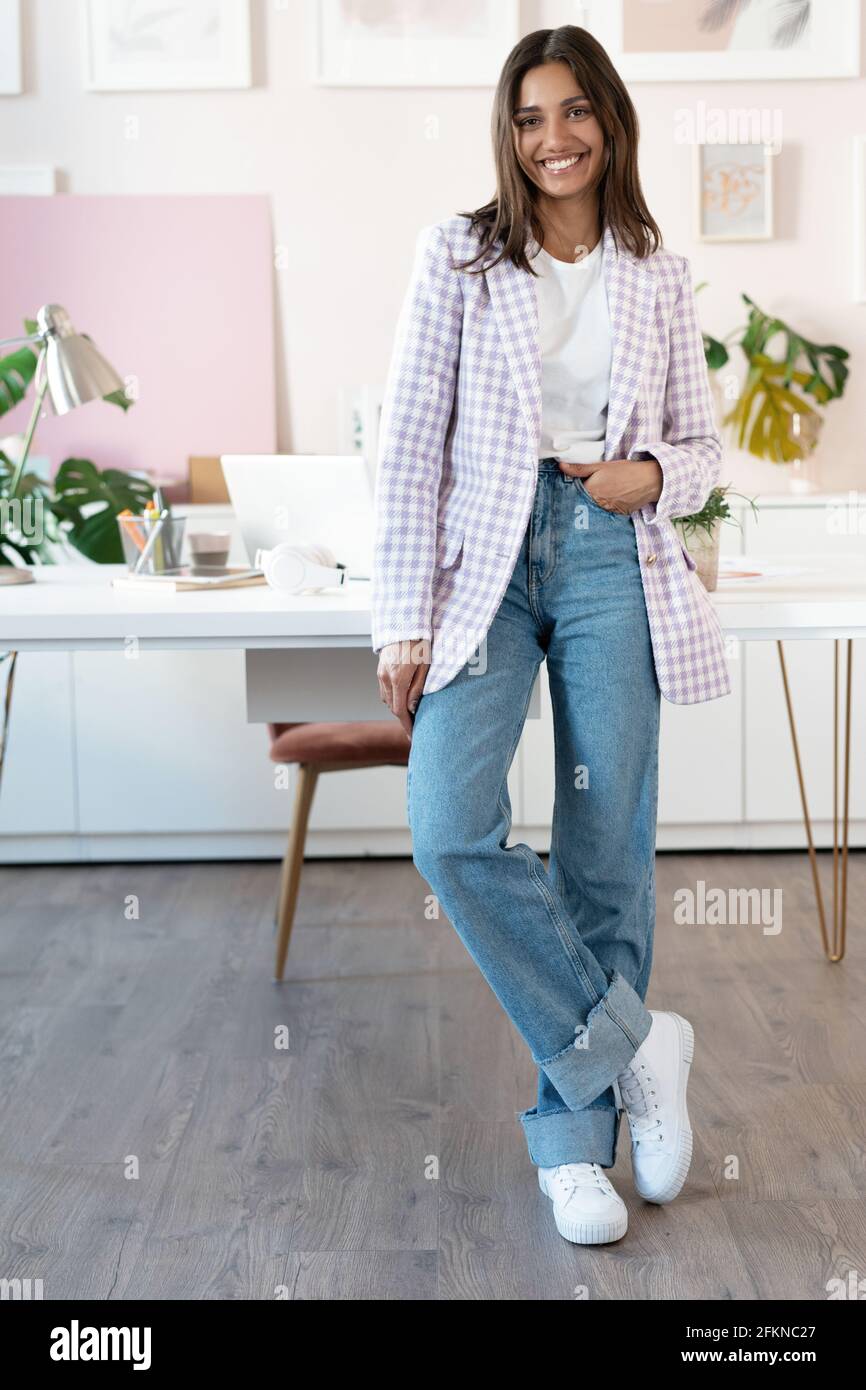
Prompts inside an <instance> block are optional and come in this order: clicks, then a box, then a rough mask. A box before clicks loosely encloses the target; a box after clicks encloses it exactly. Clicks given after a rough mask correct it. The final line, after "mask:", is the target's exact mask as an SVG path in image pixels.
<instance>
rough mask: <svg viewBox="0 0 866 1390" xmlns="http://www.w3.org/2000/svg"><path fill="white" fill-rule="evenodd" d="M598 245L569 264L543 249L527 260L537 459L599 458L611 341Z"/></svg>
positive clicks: (587, 460) (586, 460)
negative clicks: (533, 301)
mask: <svg viewBox="0 0 866 1390" xmlns="http://www.w3.org/2000/svg"><path fill="white" fill-rule="evenodd" d="M602 246H603V241H602V238H601V237H600V238H599V240H598V242H597V244H596V245H595V246H594V247H593V249H592V251H590V253H589V255H588V256H585V257H584V259H583V260H582V261H575V262H574V263H573V264H572V263H566V262H565V261H558V260H556V259H555V258H554V257H553V256H550V255H548V253H547V252H546V251H545V250H544V249H543V248H542V249H541V250H540V251H539V252H538V255H537V256H536V257H535V259H534V260H532V261H531V262H530V264H531V265H532V267H533V269H534V270H535V271H537V272H538V275H539V277H540V278H539V279H537V280H536V281H535V289H536V294H537V297H538V327H539V338H540V345H541V398H542V406H541V444H540V452H539V457H540V458H549V457H552V456H555V457H556V458H561V459H565V461H566V462H567V463H597V462H598V461H599V460H600V459H602V458H603V457H604V436H605V432H606V429H607V407H608V401H609V399H610V365H611V354H612V340H611V331H610V316H609V313H608V304H607V290H606V288H605V283H604V276H603V274H602Z"/></svg>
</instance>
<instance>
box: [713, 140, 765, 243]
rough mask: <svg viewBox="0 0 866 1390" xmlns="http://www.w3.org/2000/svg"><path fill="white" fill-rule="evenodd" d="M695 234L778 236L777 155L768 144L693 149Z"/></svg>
mask: <svg viewBox="0 0 866 1390" xmlns="http://www.w3.org/2000/svg"><path fill="white" fill-rule="evenodd" d="M694 183H695V228H694V230H695V236H696V237H697V238H698V240H700V241H767V240H769V239H770V238H771V237H772V236H773V153H772V150H771V148H770V147H769V146H768V145H745V144H744V145H715V144H699V145H695V147H694Z"/></svg>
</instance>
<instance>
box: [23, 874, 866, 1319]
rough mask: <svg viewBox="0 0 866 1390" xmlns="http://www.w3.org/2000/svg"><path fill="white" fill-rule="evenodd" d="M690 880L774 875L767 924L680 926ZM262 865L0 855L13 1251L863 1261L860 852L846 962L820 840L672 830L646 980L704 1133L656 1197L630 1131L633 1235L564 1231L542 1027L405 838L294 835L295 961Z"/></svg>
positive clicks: (321, 1268)
mask: <svg viewBox="0 0 866 1390" xmlns="http://www.w3.org/2000/svg"><path fill="white" fill-rule="evenodd" d="M822 860H823V861H824V867H825V869H826V867H827V865H826V860H827V856H822ZM698 879H703V880H705V882H706V883H707V884H708V885H711V886H713V887H722V888H729V887H730V888H733V887H741V886H747V887H759V888H774V887H782V886H784V899H783V911H784V916H783V930H782V932H781V934H780V935H778V936H768V935H764V934H762V932H761V929H760V927H759V926H756V925H740V926H734V927H726V928H725V927H710V926H696V927H682V926H675V925H674V924H673V893H674V892H675V891H676V889H678V888H680V887H683V886H688V885H692V886H693V885H694V884H695V881H696V880H698ZM276 886H277V866H276V865H274V864H226V865H209V864H192V865H188V864H170V865H166V866H163V867H160V866H155V865H133V866H126V865H110V866H96V867H57V868H42V867H34V868H20V869H18V868H16V869H5V870H3V871H0V902H2V904H3V930H2V933H0V1020H2V1022H0V1115H2V1125H0V1174H2V1184H0V1276H2V1277H4V1278H7V1279H11V1278H15V1277H20V1278H28V1277H29V1278H32V1279H42V1280H43V1291H44V1296H45V1298H46V1299H54V1298H73V1297H74V1298H81V1299H128V1298H158V1299H199V1298H213V1299H273V1298H275V1297H285V1298H290V1299H431V1300H434V1299H449V1300H450V1299H472V1300H477V1299H480V1300H491V1299H496V1300H500V1299H530V1300H541V1299H545V1300H546V1299H568V1300H573V1299H575V1298H576V1297H580V1296H581V1291H585V1296H587V1297H590V1298H592V1299H596V1300H597V1299H621V1298H624V1299H689V1298H697V1299H741V1298H742V1299H754V1300H763V1299H771V1298H778V1299H816V1300H824V1299H826V1298H827V1296H828V1293H827V1286H828V1281H830V1280H832V1279H834V1278H838V1279H843V1280H846V1279H847V1278H848V1277H849V1274H850V1272H851V1271H852V1270H853V1271H856V1272H857V1277H858V1278H860V1279H862V1278H864V1277H866V1200H864V1199H866V988H864V986H866V930H864V919H866V853H864V852H859V853H856V854H854V855H852V857H851V861H850V885H849V901H850V918H849V921H850V925H849V937H850V940H849V949H848V955H847V958H846V960H845V962H844V963H843V964H841V965H834V966H831V965H829V964H827V963H825V961H824V958H823V956H822V954H821V950H820V945H819V939H818V931H817V923H816V919H815V915H814V903H813V899H812V896H811V883H810V879H809V875H808V865H807V861H806V859H805V857H804V856H801V855H793V854H778V855H772V854H754V855H730V856H729V855H706V854H701V855H663V856H660V858H659V861H658V869H657V889H658V927H657V933H656V945H655V965H654V973H653V980H652V984H651V988H650V995H649V998H648V1003H649V1005H650V1007H654V1008H675V1009H677V1010H678V1011H679V1012H680V1013H682V1014H684V1015H685V1016H686V1017H687V1018H689V1019H690V1020H691V1021H692V1023H693V1025H694V1028H695V1062H694V1066H693V1068H692V1081H691V1086H690V1091H689V1101H690V1111H691V1116H692V1123H693V1125H694V1129H695V1154H694V1160H693V1164H692V1169H691V1174H690V1177H689V1181H688V1183H687V1186H686V1188H685V1189H684V1191H683V1193H682V1194H681V1196H680V1197H679V1199H678V1200H677V1201H676V1202H675V1203H673V1204H672V1205H670V1206H667V1207H656V1206H652V1205H649V1204H647V1203H644V1202H642V1201H641V1200H640V1199H638V1198H636V1197H635V1195H634V1192H633V1190H632V1187H631V1180H630V1161H629V1154H628V1142H627V1131H626V1129H625V1126H623V1130H622V1134H621V1140H620V1150H619V1156H618V1162H617V1165H616V1168H615V1169H614V1170H613V1171H612V1172H611V1173H610V1176H611V1177H612V1179H613V1181H614V1183H615V1185H616V1187H617V1189H618V1191H619V1192H620V1194H621V1196H622V1197H623V1198H624V1200H625V1201H626V1203H627V1204H628V1209H629V1222H630V1224H629V1231H628V1234H627V1236H626V1237H625V1239H624V1240H622V1241H620V1242H618V1243H617V1244H615V1245H608V1246H601V1247H597V1248H584V1247H578V1246H572V1245H569V1244H568V1243H567V1242H565V1241H564V1240H562V1238H561V1237H560V1236H559V1235H558V1234H557V1232H556V1230H555V1228H554V1226H553V1223H552V1219H551V1216H550V1209H549V1204H548V1202H547V1200H546V1198H544V1197H543V1196H542V1195H541V1193H540V1192H539V1190H538V1187H537V1181H536V1175H535V1170H534V1168H533V1167H532V1166H531V1165H530V1162H529V1160H528V1157H527V1153H526V1149H525V1145H524V1140H523V1136H522V1131H521V1129H520V1126H519V1124H518V1122H517V1120H516V1113H517V1112H518V1111H520V1110H522V1109H524V1108H526V1107H527V1106H529V1105H532V1104H533V1103H534V1081H533V1068H532V1066H531V1063H530V1060H529V1056H528V1053H527V1051H526V1049H525V1047H524V1045H523V1043H522V1041H521V1040H520V1038H519V1037H518V1035H517V1034H516V1033H515V1031H514V1030H513V1028H512V1026H511V1024H510V1022H509V1021H508V1020H507V1019H506V1018H505V1017H504V1015H503V1014H502V1012H501V1010H500V1008H499V1006H498V1004H497V1003H496V1001H495V999H494V997H493V995H492V994H491V993H490V991H489V989H488V987H487V985H486V984H485V982H484V980H483V979H482V978H481V976H480V975H479V974H478V973H477V971H476V969H475V967H474V965H473V964H472V963H471V961H470V960H469V957H468V956H467V955H466V953H465V951H464V949H463V946H462V945H461V943H460V941H459V940H458V938H457V937H456V935H455V933H454V932H453V930H452V929H451V927H450V926H449V925H448V923H447V922H445V921H439V922H436V921H432V922H431V921H427V920H425V917H424V908H425V894H426V893H427V892H428V889H427V885H426V884H425V883H424V882H423V881H422V880H421V879H420V878H419V876H418V874H417V872H416V870H415V869H414V867H413V866H412V864H411V863H409V862H408V861H405V860H402V861H401V860H390V861H374V860H364V861H353V862H346V861H332V862H323V861H312V862H309V863H308V864H307V865H306V866H305V869H304V876H303V881H302V896H301V902H300V907H299V920H298V925H297V927H296V931H295V938H294V942H293V946H292V952H291V955H290V957H289V970H288V976H289V978H288V979H287V981H286V983H285V984H284V985H283V986H277V985H275V984H274V983H273V980H272V978H271V975H272V972H271V965H272V948H273V921H272V917H273V902H274V895H275V892H276ZM133 894H134V895H137V897H138V899H139V912H140V915H139V918H138V920H129V919H128V918H127V916H126V915H125V914H126V900H127V898H128V897H129V895H133ZM284 1030H285V1035H284ZM437 1167H438V1176H437Z"/></svg>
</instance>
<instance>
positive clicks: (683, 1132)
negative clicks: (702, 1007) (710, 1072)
mask: <svg viewBox="0 0 866 1390" xmlns="http://www.w3.org/2000/svg"><path fill="white" fill-rule="evenodd" d="M670 1017H671V1018H672V1019H673V1020H674V1021H675V1023H676V1025H677V1031H678V1033H679V1038H680V1046H681V1049H682V1055H681V1057H680V1075H679V1080H678V1083H677V1090H678V1093H679V1099H678V1116H677V1118H678V1120H679V1127H680V1137H679V1143H678V1144H677V1151H676V1154H675V1155H674V1160H673V1168H672V1171H671V1174H670V1176H669V1177H668V1178H667V1179H666V1181H665V1184H664V1186H663V1187H662V1188H660V1189H659V1190H658V1191H647V1190H645V1189H644V1188H642V1187H641V1186H640V1185H639V1183H638V1182H637V1180H635V1190H636V1191H637V1193H638V1195H639V1196H641V1197H643V1199H644V1201H645V1202H656V1203H657V1204H658V1205H659V1206H663V1205H664V1203H665V1202H672V1201H673V1200H674V1198H675V1197H678V1196H679V1194H680V1192H682V1190H683V1185H684V1183H685V1180H686V1178H687V1177H688V1173H689V1168H690V1167H691V1162H692V1127H691V1124H690V1123H689V1111H688V1106H687V1104H686V1090H687V1089H688V1084H689V1070H690V1068H691V1065H692V1059H693V1057H694V1055H695V1031H694V1029H693V1028H692V1025H691V1024H690V1023H689V1021H688V1019H687V1018H681V1017H680V1015H679V1014H674V1013H672V1014H670Z"/></svg>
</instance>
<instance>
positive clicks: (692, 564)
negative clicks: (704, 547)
mask: <svg viewBox="0 0 866 1390" xmlns="http://www.w3.org/2000/svg"><path fill="white" fill-rule="evenodd" d="M680 550H681V551H682V552H683V556H684V557H685V562H686V564H687V565H688V567H689V569H690V570H696V569H697V567H698V566H697V563H696V561H695V557H694V555H692V553H691V551H689V550H687V549H686V547H685V546H684V545H683V543H682V541H680Z"/></svg>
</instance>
